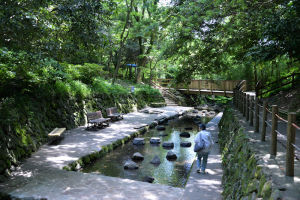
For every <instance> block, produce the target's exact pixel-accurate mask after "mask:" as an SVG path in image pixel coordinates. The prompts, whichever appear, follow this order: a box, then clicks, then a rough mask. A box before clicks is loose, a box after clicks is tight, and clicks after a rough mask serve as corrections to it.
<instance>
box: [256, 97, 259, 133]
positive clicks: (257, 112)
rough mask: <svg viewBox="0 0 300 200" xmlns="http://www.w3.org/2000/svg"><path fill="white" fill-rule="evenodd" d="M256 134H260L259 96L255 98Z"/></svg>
mask: <svg viewBox="0 0 300 200" xmlns="http://www.w3.org/2000/svg"><path fill="white" fill-rule="evenodd" d="M255 132H256V133H258V132H259V106H258V96H256V97H255Z"/></svg>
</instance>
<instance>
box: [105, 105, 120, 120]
mask: <svg viewBox="0 0 300 200" xmlns="http://www.w3.org/2000/svg"><path fill="white" fill-rule="evenodd" d="M106 114H107V117H109V118H110V119H111V120H112V121H116V120H121V119H123V114H120V113H118V110H117V108H116V107H112V108H107V109H106Z"/></svg>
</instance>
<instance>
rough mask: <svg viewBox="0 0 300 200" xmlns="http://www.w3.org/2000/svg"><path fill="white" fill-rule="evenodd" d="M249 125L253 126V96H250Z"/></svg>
mask: <svg viewBox="0 0 300 200" xmlns="http://www.w3.org/2000/svg"><path fill="white" fill-rule="evenodd" d="M249 112H250V126H253V113H254V96H251V97H250V111H249Z"/></svg>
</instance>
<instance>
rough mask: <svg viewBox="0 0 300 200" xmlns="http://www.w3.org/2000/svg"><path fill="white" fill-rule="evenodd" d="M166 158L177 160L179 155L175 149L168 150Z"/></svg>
mask: <svg viewBox="0 0 300 200" xmlns="http://www.w3.org/2000/svg"><path fill="white" fill-rule="evenodd" d="M166 158H167V159H168V160H176V159H177V156H176V154H175V153H174V152H173V151H168V153H167V156H166Z"/></svg>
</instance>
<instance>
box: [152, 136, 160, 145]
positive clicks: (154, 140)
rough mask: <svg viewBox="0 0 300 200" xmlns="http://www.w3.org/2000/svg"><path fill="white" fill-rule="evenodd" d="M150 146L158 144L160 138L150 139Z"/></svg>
mask: <svg viewBox="0 0 300 200" xmlns="http://www.w3.org/2000/svg"><path fill="white" fill-rule="evenodd" d="M150 143H151V144H159V143H160V138H159V137H152V138H151V139H150Z"/></svg>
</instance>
